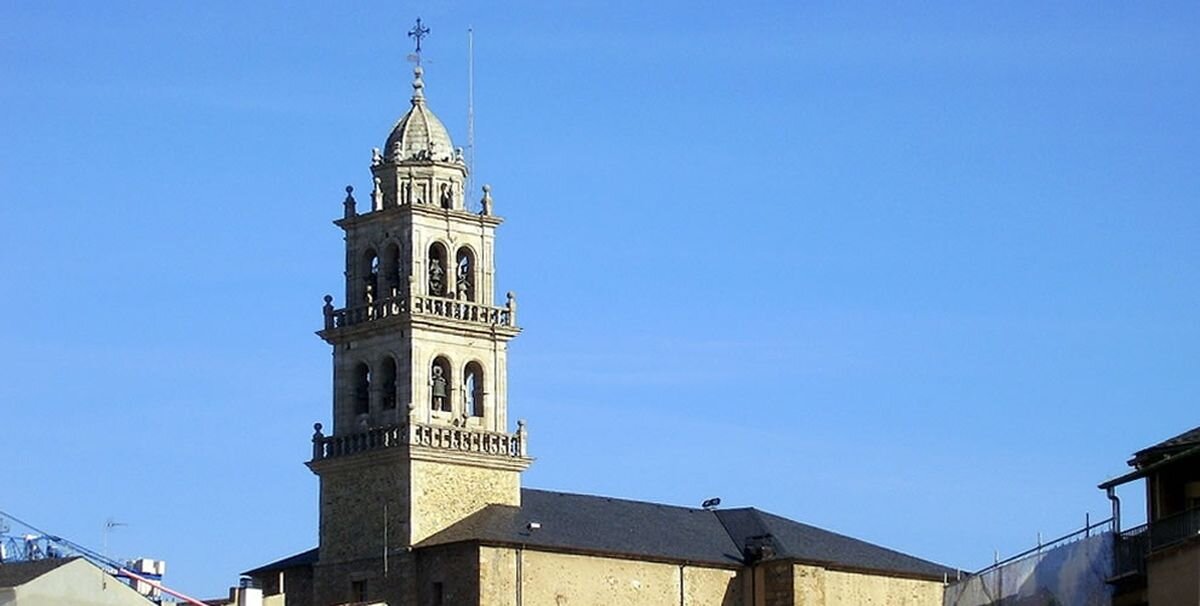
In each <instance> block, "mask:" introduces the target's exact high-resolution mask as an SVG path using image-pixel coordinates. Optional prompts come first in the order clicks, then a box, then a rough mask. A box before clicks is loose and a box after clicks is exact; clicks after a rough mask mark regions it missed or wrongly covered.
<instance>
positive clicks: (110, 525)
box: [103, 518, 129, 558]
mask: <svg viewBox="0 0 1200 606" xmlns="http://www.w3.org/2000/svg"><path fill="white" fill-rule="evenodd" d="M128 525H129V524H126V523H125V522H118V521H116V520H114V519H112V518H109V519H107V520H105V521H104V552H103V554H104V557H105V558H107V557H108V533H109V532H112V529H114V528H116V527H118V526H128Z"/></svg>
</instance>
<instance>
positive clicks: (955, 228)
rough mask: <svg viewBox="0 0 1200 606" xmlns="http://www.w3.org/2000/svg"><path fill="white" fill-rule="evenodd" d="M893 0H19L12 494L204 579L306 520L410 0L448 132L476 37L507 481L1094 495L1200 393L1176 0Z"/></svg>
mask: <svg viewBox="0 0 1200 606" xmlns="http://www.w3.org/2000/svg"><path fill="white" fill-rule="evenodd" d="M895 4H896V3H891V2H887V3H878V4H875V3H863V4H854V5H851V4H850V3H842V2H838V3H829V4H812V3H796V2H778V3H738V5H739V6H738V7H737V8H733V7H731V6H730V5H729V3H721V4H707V3H694V2H680V3H668V2H603V3H586V2H546V3H544V4H518V3H508V2H505V3H491V2H481V3H478V4H467V3H462V2H425V3H403V2H356V3H291V2H287V3H282V2H281V3H274V4H271V3H243V2H237V3H234V2H227V3H219V2H211V3H186V4H184V3H163V2H144V3H131V2H103V3H98V2H83V3H79V4H72V3H47V2H6V3H4V5H3V7H2V8H0V108H2V111H0V133H2V134H3V144H2V145H0V223H2V225H3V235H2V236H0V285H2V286H3V296H2V297H0V318H3V320H2V322H3V326H4V328H3V329H2V330H0V345H2V347H0V375H2V380H0V427H2V428H3V435H4V452H5V457H4V458H3V462H0V471H2V473H0V476H2V477H3V482H4V483H3V489H2V491H0V509H2V510H6V511H9V512H10V513H13V514H16V515H18V516H21V517H24V518H26V519H28V520H29V521H32V522H35V523H37V524H39V525H41V526H43V527H45V528H46V529H48V530H51V531H52V532H55V533H57V534H60V535H62V536H64V537H68V538H70V539H73V540H75V541H77V542H80V543H84V544H87V545H90V546H92V547H96V548H99V547H100V544H101V541H102V533H101V529H102V527H103V525H104V522H105V520H106V519H108V518H110V517H112V518H114V519H116V520H118V521H121V522H125V523H128V526H126V527H120V528H117V529H116V530H114V531H113V533H112V536H111V539H110V551H111V552H112V553H113V554H114V555H117V556H123V557H134V556H143V555H144V556H150V557H158V558H162V559H165V560H167V561H168V567H169V568H168V577H167V579H168V583H169V584H171V585H174V586H177V587H178V588H180V589H182V590H184V591H186V592H189V593H193V594H199V595H202V596H218V595H221V594H222V593H223V592H224V591H225V588H226V587H228V586H229V585H230V584H233V583H235V582H236V579H237V573H238V572H239V571H242V570H246V569H248V568H251V567H254V566H257V565H260V564H263V563H266V562H268V561H271V560H273V559H276V558H278V557H281V556H285V555H290V554H292V553H295V552H298V551H302V550H305V549H308V548H310V547H312V546H314V545H315V544H316V524H317V517H316V514H317V492H316V491H317V481H316V478H315V476H313V475H312V474H311V473H310V472H309V471H308V470H307V469H306V468H305V467H304V466H303V464H302V463H303V461H304V460H306V459H307V458H308V457H309V455H310V444H309V436H310V435H311V431H312V430H311V427H312V423H313V422H314V421H323V422H328V420H329V414H330V406H331V404H330V374H331V370H330V352H329V349H328V346H327V345H325V344H324V343H323V342H321V341H320V339H318V338H317V337H316V336H314V335H313V331H315V330H317V329H318V328H320V325H321V313H320V308H321V296H322V295H324V294H325V293H333V294H334V295H336V296H338V297H339V299H340V296H341V292H342V284H341V283H340V280H341V272H342V269H343V267H342V263H343V249H342V246H343V243H342V238H341V233H340V231H339V230H338V229H337V228H336V227H334V226H333V225H331V224H330V221H331V220H332V219H334V218H336V217H338V216H339V215H340V213H341V200H342V197H343V195H344V194H343V191H342V189H343V187H344V186H345V185H346V184H353V185H355V186H356V187H358V188H359V189H360V191H363V190H369V185H370V174H369V172H368V165H369V162H370V150H371V148H372V147H375V146H380V145H382V143H383V141H384V139H385V138H386V136H387V133H388V131H389V130H390V127H391V125H392V123H393V122H394V121H395V120H396V119H397V118H398V117H399V116H400V115H402V114H403V112H404V111H405V110H406V109H407V106H408V97H409V94H410V88H409V82H410V79H411V76H410V66H409V65H408V64H407V63H405V55H406V54H407V53H408V51H409V42H408V39H407V38H406V37H405V35H404V33H405V32H406V31H407V30H408V29H409V27H411V24H412V21H413V20H414V18H415V17H417V16H421V17H423V19H424V20H425V23H426V24H427V25H429V26H430V27H431V29H432V30H433V31H432V35H431V36H430V37H429V38H428V39H427V40H426V44H425V49H426V55H425V56H426V58H427V63H426V84H427V88H426V90H427V95H428V99H429V103H430V106H431V107H432V108H433V110H434V111H435V112H437V113H438V114H439V115H440V117H441V118H442V120H443V121H444V122H445V123H446V124H447V126H448V127H449V128H450V130H451V132H452V134H453V135H454V137H455V141H456V143H457V144H460V145H463V144H465V140H466V118H465V116H466V89H467V85H466V72H467V70H466V31H467V28H468V26H474V29H475V32H476V37H475V50H476V56H475V67H476V83H475V84H476V86H475V88H476V112H475V113H476V118H477V120H476V139H477V146H476V149H477V151H476V168H477V170H476V183H485V182H486V183H491V184H492V186H493V192H494V196H495V207H496V211H497V212H498V213H499V214H501V215H503V216H505V217H506V219H507V223H506V224H505V225H504V226H503V227H501V229H500V234H499V237H500V240H499V244H498V254H499V261H500V268H499V276H498V282H497V287H498V290H499V291H501V292H503V291H504V290H514V291H516V292H517V293H518V297H519V301H520V308H521V324H522V325H523V326H524V328H525V332H524V334H522V335H521V336H520V337H519V338H518V339H516V340H515V341H514V342H513V343H512V346H511V357H510V377H509V378H510V388H509V389H510V393H509V402H510V417H511V418H512V419H516V418H526V419H528V421H529V428H530V439H531V445H530V449H531V452H532V454H533V455H535V456H536V457H537V462H536V463H535V464H534V466H533V467H532V468H531V469H530V470H529V471H528V472H527V473H526V474H525V477H524V483H525V485H526V486H532V487H538V488H547V489H557V490H565V491H577V492H586V493H594V494H605V495H613V496H620V497H629V498H636V499H645V500H654V501H662V502H667V503H674V504H682V505H692V506H695V505H698V504H699V503H700V501H701V500H703V499H705V498H707V497H711V496H720V497H722V499H723V500H724V504H725V505H729V506H744V505H754V506H757V507H760V508H762V509H765V510H768V511H771V512H774V513H777V514H781V515H786V516H788V517H792V518H795V519H797V520H800V521H804V522H807V523H810V524H814V525H817V526H821V527H825V528H829V529H831V530H836V531H839V532H842V533H845V534H849V535H852V536H855V537H859V538H862V539H866V540H870V541H873V542H877V543H880V544H883V545H886V546H889V547H892V548H896V549H899V550H901V551H905V552H908V553H912V554H914V555H918V556H921V557H925V558H928V559H932V560H935V561H938V562H942V563H945V564H949V565H954V566H960V567H964V568H967V569H974V568H979V567H981V566H984V565H986V564H987V563H989V562H990V561H991V559H992V555H993V550H999V552H1000V553H1001V554H1002V555H1003V554H1008V553H1013V552H1016V551H1020V550H1023V549H1025V548H1027V547H1030V546H1032V545H1033V543H1034V542H1035V540H1036V537H1037V533H1039V532H1040V533H1042V535H1043V536H1044V537H1049V536H1051V535H1058V534H1062V533H1065V532H1068V531H1071V530H1074V529H1076V528H1078V527H1080V526H1082V525H1083V521H1084V514H1085V512H1090V513H1091V514H1092V519H1093V520H1095V519H1099V518H1102V517H1105V516H1106V515H1107V513H1108V502H1107V501H1106V500H1105V499H1104V496H1103V493H1102V492H1101V491H1099V490H1097V489H1096V488H1095V485H1096V484H1097V483H1099V482H1100V481H1102V480H1104V479H1107V478H1108V477H1111V476H1114V475H1117V474H1119V473H1121V472H1123V471H1124V470H1125V460H1126V459H1127V458H1128V455H1129V454H1130V453H1131V452H1133V451H1134V450H1137V449H1139V448H1142V447H1144V446H1147V445H1149V444H1152V443H1154V442H1156V441H1158V440H1161V439H1164V438H1167V437H1170V436H1172V435H1175V434H1177V433H1179V432H1182V431H1184V430H1186V429H1190V428H1192V427H1195V426H1196V425H1197V424H1200V414H1198V412H1197V411H1198V410H1200V407H1198V406H1197V403H1198V402H1200V397H1198V396H1200V372H1197V363H1198V361H1200V321H1198V318H1197V310H1198V309H1200V244H1198V241H1200V238H1198V236H1200V205H1198V204H1197V195H1198V194H1200V170H1198V168H1200V113H1198V110H1197V108H1198V107H1200V36H1197V34H1196V32H1198V31H1200V5H1198V4H1196V3H1194V2H1190V3H1185V2H1174V3H1173V2H1161V3H1153V4H1152V5H1147V4H1144V3H1127V2H1110V3H1097V2H1080V3H1045V2H1028V3H1008V2H1006V3H995V2H978V3H967V2H949V3H920V6H908V7H902V8H897V7H896V6H894V5H895ZM364 198H365V196H363V197H360V201H361V200H362V199H364ZM1137 493H1138V490H1137V489H1136V488H1135V487H1131V488H1130V489H1128V490H1125V491H1124V492H1123V494H1124V495H1125V497H1126V506H1127V510H1128V511H1129V512H1132V513H1131V516H1132V517H1133V518H1136V517H1137V513H1136V511H1137V509H1138V508H1139V507H1141V500H1140V498H1139V497H1138V494H1137ZM1128 521H1129V522H1132V521H1135V520H1128Z"/></svg>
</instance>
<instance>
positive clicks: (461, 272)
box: [454, 246, 475, 301]
mask: <svg viewBox="0 0 1200 606" xmlns="http://www.w3.org/2000/svg"><path fill="white" fill-rule="evenodd" d="M454 292H455V295H456V296H457V297H458V298H459V299H460V300H461V299H466V300H467V301H474V300H475V254H474V253H472V252H471V249H469V248H467V247H465V246H464V247H462V248H460V249H458V254H457V255H456V259H455V270H454Z"/></svg>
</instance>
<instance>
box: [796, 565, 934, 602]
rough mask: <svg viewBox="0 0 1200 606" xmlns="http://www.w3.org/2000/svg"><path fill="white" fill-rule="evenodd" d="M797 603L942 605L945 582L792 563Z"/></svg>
mask: <svg viewBox="0 0 1200 606" xmlns="http://www.w3.org/2000/svg"><path fill="white" fill-rule="evenodd" d="M793 586H794V592H795V593H794V604H795V606H941V604H942V593H943V591H944V585H943V584H942V582H941V581H925V580H919V579H907V578H899V577H892V576H882V575H873V574H865V573H859V572H846V571H841V570H828V569H825V568H821V567H819V566H809V565H804V564H796V565H795V566H794V567H793Z"/></svg>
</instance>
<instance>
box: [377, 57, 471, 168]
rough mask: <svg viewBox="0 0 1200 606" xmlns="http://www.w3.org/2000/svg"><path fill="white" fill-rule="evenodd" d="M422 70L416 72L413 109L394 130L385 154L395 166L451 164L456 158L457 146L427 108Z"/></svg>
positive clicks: (418, 69)
mask: <svg viewBox="0 0 1200 606" xmlns="http://www.w3.org/2000/svg"><path fill="white" fill-rule="evenodd" d="M422 73H423V72H422V71H421V67H420V66H417V68H416V69H415V70H414V71H413V75H414V78H413V96H412V107H411V108H409V110H408V113H406V114H404V116H403V117H401V118H400V120H399V121H398V122H396V125H395V126H393V127H392V132H391V134H390V135H388V138H387V143H386V144H385V145H384V148H383V153H384V154H385V155H386V157H388V158H390V159H392V161H395V162H403V161H407V160H433V161H436V162H450V161H451V160H452V159H453V158H454V155H455V154H454V143H452V142H451V140H450V133H449V132H447V131H446V127H445V126H444V125H443V124H442V121H441V120H438V117H437V116H435V115H433V112H432V111H430V109H429V107H427V106H426V105H425V92H424V91H425V83H424V81H423V80H421V74H422Z"/></svg>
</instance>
